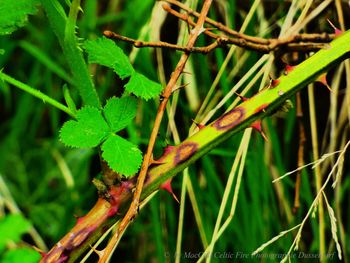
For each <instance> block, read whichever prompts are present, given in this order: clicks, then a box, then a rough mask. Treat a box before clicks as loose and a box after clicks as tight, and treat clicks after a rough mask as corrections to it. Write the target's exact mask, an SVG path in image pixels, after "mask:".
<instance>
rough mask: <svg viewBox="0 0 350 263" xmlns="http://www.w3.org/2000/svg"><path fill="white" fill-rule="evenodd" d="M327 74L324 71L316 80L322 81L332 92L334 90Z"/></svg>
mask: <svg viewBox="0 0 350 263" xmlns="http://www.w3.org/2000/svg"><path fill="white" fill-rule="evenodd" d="M326 77H327V74H326V73H324V74H322V75H321V76H319V77H318V79H317V80H316V81H318V82H320V83H322V84H323V85H325V86H326V87H327V89H329V91H330V92H332V89H331V87H330V86H329V85H328V81H327V78H326Z"/></svg>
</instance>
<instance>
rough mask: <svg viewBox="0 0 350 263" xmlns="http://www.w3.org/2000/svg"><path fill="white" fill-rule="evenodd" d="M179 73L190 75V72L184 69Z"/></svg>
mask: <svg viewBox="0 0 350 263" xmlns="http://www.w3.org/2000/svg"><path fill="white" fill-rule="evenodd" d="M181 74H188V75H192V73H191V72H188V71H184V70H183V71H182V72H181Z"/></svg>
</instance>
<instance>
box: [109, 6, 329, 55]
mask: <svg viewBox="0 0 350 263" xmlns="http://www.w3.org/2000/svg"><path fill="white" fill-rule="evenodd" d="M166 2H168V3H171V4H174V5H176V6H178V7H179V8H181V9H183V10H185V11H186V12H187V13H184V14H183V13H180V12H178V11H176V10H174V9H172V8H171V7H170V6H169V5H167V4H164V5H163V9H164V10H165V11H167V12H168V13H169V14H171V15H173V16H175V17H177V18H179V19H181V20H183V21H185V22H186V23H187V24H188V25H189V26H192V27H194V26H195V25H196V23H195V22H194V21H193V20H192V18H191V17H190V16H194V17H196V18H198V16H199V13H198V12H196V11H193V10H192V9H190V8H188V7H187V6H186V5H184V4H182V3H181V2H179V1H176V0H166ZM205 22H207V23H208V24H209V25H211V26H213V27H215V28H216V29H218V30H219V31H221V32H224V33H226V34H227V35H222V34H221V35H219V34H215V33H213V32H211V31H210V30H205V31H204V34H206V35H207V36H209V37H211V38H213V39H214V40H215V41H214V42H213V43H212V44H210V45H207V46H203V47H191V48H188V47H184V46H179V45H176V44H171V43H168V42H162V41H160V42H145V41H139V40H135V39H132V38H128V37H125V36H121V35H119V34H117V33H114V32H112V31H108V30H107V31H105V32H104V35H105V36H106V37H108V38H111V39H116V40H122V41H125V42H128V43H131V44H133V45H134V46H135V47H138V48H142V47H155V48H168V49H174V50H179V51H182V52H191V53H203V54H207V53H209V52H211V51H212V50H214V49H215V48H218V47H222V46H227V45H236V46H239V47H242V48H244V49H248V50H254V51H258V52H261V53H269V52H271V51H277V50H281V49H284V50H286V51H303V52H308V51H315V50H318V49H321V48H324V47H325V45H326V44H325V43H328V42H330V41H331V40H332V39H334V37H335V35H334V34H327V33H322V34H298V35H294V36H290V37H288V38H283V39H277V38H271V39H265V38H260V37H253V36H249V35H245V34H242V33H239V32H237V31H235V30H233V29H230V28H229V27H227V26H225V25H223V24H222V23H219V22H217V21H215V20H213V19H210V18H206V19H205Z"/></svg>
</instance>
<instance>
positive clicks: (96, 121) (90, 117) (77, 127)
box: [60, 106, 111, 147]
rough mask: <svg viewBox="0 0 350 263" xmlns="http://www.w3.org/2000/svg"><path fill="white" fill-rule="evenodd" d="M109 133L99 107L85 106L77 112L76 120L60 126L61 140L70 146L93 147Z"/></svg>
mask: <svg viewBox="0 0 350 263" xmlns="http://www.w3.org/2000/svg"><path fill="white" fill-rule="evenodd" d="M110 133H111V130H110V128H109V127H108V125H107V123H106V121H105V120H104V118H103V116H102V113H101V111H100V110H99V109H97V108H94V107H89V106H85V107H83V108H82V109H80V110H79V111H78V112H77V121H73V120H71V121H67V122H66V123H65V124H64V125H63V126H62V128H61V132H60V138H61V141H62V142H63V143H64V144H66V145H68V146H72V147H95V146H97V145H99V144H100V143H101V142H102V141H103V140H104V139H105V138H106V137H107V136H108V134H110Z"/></svg>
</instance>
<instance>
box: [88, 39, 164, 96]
mask: <svg viewBox="0 0 350 263" xmlns="http://www.w3.org/2000/svg"><path fill="white" fill-rule="evenodd" d="M84 46H85V50H86V51H87V53H88V55H89V62H90V63H97V64H100V65H103V66H106V67H109V68H111V69H113V70H114V72H115V73H116V74H117V75H118V76H119V77H120V78H121V79H126V78H128V77H130V80H129V82H128V83H127V84H126V85H125V89H126V91H127V92H130V93H133V94H134V95H136V96H137V97H140V98H142V99H145V100H148V99H151V98H154V97H157V96H158V95H159V94H160V92H161V91H162V86H161V85H160V84H158V83H156V82H154V81H151V80H150V79H148V78H147V77H145V76H144V75H142V74H140V73H137V72H136V71H135V70H134V68H133V67H132V65H131V64H130V62H129V59H128V57H127V56H126V55H125V54H124V52H123V50H122V49H121V48H119V47H118V46H117V45H116V44H114V42H113V41H112V40H110V39H107V38H105V37H102V38H98V39H96V40H87V41H85V45H84Z"/></svg>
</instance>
